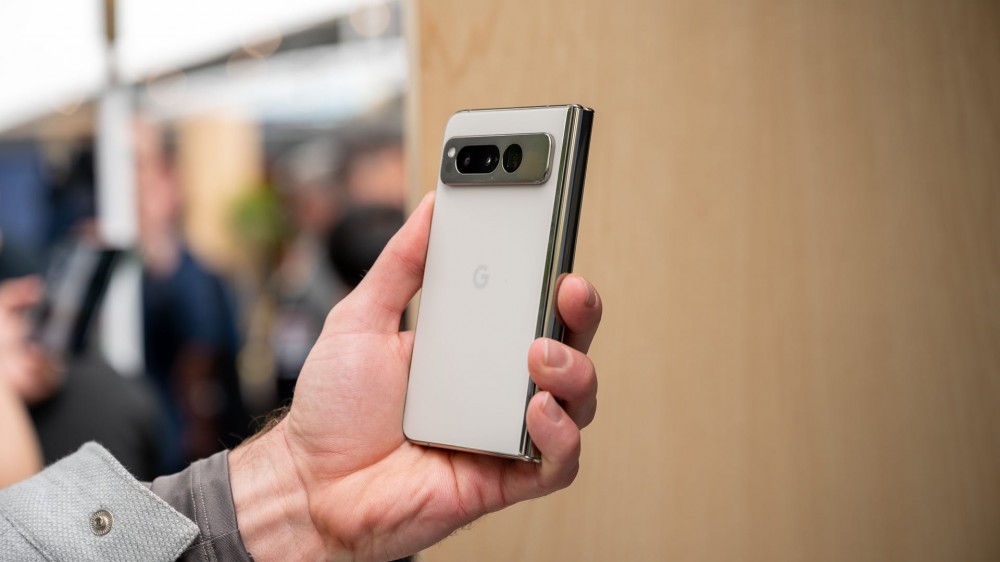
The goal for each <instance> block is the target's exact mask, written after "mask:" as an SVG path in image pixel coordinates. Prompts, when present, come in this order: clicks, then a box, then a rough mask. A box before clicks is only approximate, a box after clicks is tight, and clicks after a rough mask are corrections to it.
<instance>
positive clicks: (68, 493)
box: [0, 443, 252, 562]
mask: <svg viewBox="0 0 1000 562" xmlns="http://www.w3.org/2000/svg"><path fill="white" fill-rule="evenodd" d="M228 455H229V453H228V451H223V452H221V453H217V454H215V455H213V456H211V457H209V458H207V459H204V460H200V461H198V462H196V463H194V464H192V465H191V466H189V467H188V468H187V469H186V470H184V471H182V472H179V473H177V474H174V475H171V476H163V477H160V478H157V479H156V480H154V481H153V482H152V484H145V485H144V484H142V483H140V482H139V481H137V480H136V479H135V478H133V477H132V475H130V474H129V473H128V471H127V470H125V468H124V467H122V465H121V464H119V463H118V461H116V460H115V459H114V457H112V456H111V454H110V453H108V452H107V451H106V450H104V449H103V448H102V447H101V446H100V445H97V444H95V443H88V444H86V445H84V446H83V447H81V448H80V450H79V451H77V452H76V453H74V454H72V455H70V456H68V457H66V458H65V459H62V460H60V461H59V462H57V463H55V464H53V465H52V466H50V467H48V468H46V469H45V470H44V471H42V472H41V473H40V474H38V475H36V476H34V477H32V478H29V479H28V480H25V481H24V482H21V483H19V484H16V485H14V486H10V487H8V488H6V489H3V490H0V560H3V561H6V560H26V561H33V560H47V561H54V560H59V561H63V560H67V561H72V560H101V561H118V560H122V561H126V560H127V561H133V560H143V561H147V560H148V561H153V562H155V561H160V560H162V561H168V560H177V559H180V560H182V561H183V562H202V561H204V562H229V561H234V562H235V561H239V562H248V561H251V560H252V559H251V558H250V555H249V554H247V552H246V549H245V548H244V546H243V541H242V539H241V538H240V533H239V529H238V528H237V526H236V510H235V508H234V507H233V497H232V491H231V489H230V486H229V463H228Z"/></svg>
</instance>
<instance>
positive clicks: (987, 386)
mask: <svg viewBox="0 0 1000 562" xmlns="http://www.w3.org/2000/svg"><path fill="white" fill-rule="evenodd" d="M410 18H411V22H410V23H411V25H410V29H411V32H412V33H411V35H410V39H411V41H412V45H413V48H414V55H413V62H414V68H413V73H414V89H413V94H414V97H413V98H412V100H411V106H410V107H411V110H412V111H411V113H410V123H411V128H410V131H409V135H410V136H409V141H410V148H411V151H410V158H411V160H410V162H411V170H412V171H413V177H414V179H415V185H414V191H415V192H422V191H425V190H428V189H431V188H432V187H433V185H434V183H435V174H436V167H437V165H438V160H437V158H438V154H437V151H438V149H439V147H440V145H441V138H442V134H443V130H444V124H445V121H446V119H447V118H448V116H449V115H450V114H451V113H452V112H454V111H456V110H459V109H463V108H475V107H496V106H510V105H538V104H548V103H570V102H575V103H582V104H586V105H589V106H592V107H594V108H595V109H596V111H597V115H596V121H595V133H594V137H593V145H592V149H591V163H590V170H589V176H588V182H587V192H586V197H585V200H584V206H583V219H582V226H581V233H580V239H579V251H578V259H577V271H579V272H581V273H583V274H585V275H586V276H588V277H589V278H590V279H592V280H593V281H594V283H595V284H596V285H597V286H598V287H599V288H600V290H601V291H602V294H603V297H604V301H605V303H606V307H607V308H606V315H605V322H604V325H603V328H602V330H601V333H600V334H599V338H598V341H597V342H596V344H595V346H594V349H593V353H592V356H593V358H594V360H595V362H596V364H597V366H598V371H599V374H600V377H601V383H600V384H601V387H600V395H599V400H600V408H599V412H598V418H597V420H596V422H595V423H594V425H593V426H592V427H591V428H590V429H588V430H587V431H586V432H585V434H584V458H583V468H582V471H581V473H580V476H579V478H578V480H577V482H576V483H575V484H574V485H573V486H572V487H571V488H570V489H568V490H566V491H564V492H561V493H559V494H557V495H555V496H552V497H549V498H546V499H544V500H539V501H536V502H533V503H529V504H527V505H522V506H519V507H517V508H515V509H511V510H509V511H507V512H504V513H500V514H495V515H492V516H490V517H488V518H486V519H485V520H483V521H481V522H479V523H477V524H475V525H474V526H473V527H472V528H471V529H469V530H464V531H462V532H460V533H458V534H457V536H454V537H452V538H450V539H448V540H446V541H444V542H443V543H442V544H440V545H438V546H437V547H435V548H433V549H431V550H430V551H428V552H427V553H425V554H424V557H425V559H426V560H432V561H459V560H462V561H465V560H477V561H508V560H546V561H549V560H573V561H589V560H594V561H597V560H601V561H603V560H685V561H687V560H693V561H715V560H761V561H764V560H767V561H774V560H778V561H784V560H788V561H793V560H818V561H822V560H830V561H834V560H838V561H839V560H963V561H974V560H984V561H985V560H994V561H995V560H1000V4H998V3H996V2H988V1H982V0H978V1H977V0H965V1H958V0H956V1H952V2H938V1H933V0H902V1H888V0H867V1H856V2H855V1H851V2H834V1H815V2H803V1H801V0H781V1H741V2H732V1H716V0H691V1H677V0H661V1H648V2H638V1H632V2H629V1H618V2H608V1H604V0H506V1H504V2H468V1H462V0H434V1H419V2H412V3H411V4H410Z"/></svg>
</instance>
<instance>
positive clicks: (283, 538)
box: [229, 423, 325, 562]
mask: <svg viewBox="0 0 1000 562" xmlns="http://www.w3.org/2000/svg"><path fill="white" fill-rule="evenodd" d="M229 478H230V485H231V487H232V491H233V504H234V505H235V507H236V520H237V524H238V525H239V530H240V536H241V537H242V538H243V544H244V546H246V549H247V551H248V552H249V553H250V554H251V555H252V556H253V558H254V560H255V562H268V561H270V560H321V559H324V558H325V553H324V550H325V549H324V543H323V540H322V537H321V536H320V535H319V533H318V532H317V531H316V526H315V524H314V523H313V520H312V517H311V516H310V512H309V496H308V494H307V493H306V489H305V487H304V486H303V484H302V481H301V479H300V478H299V475H298V472H297V471H296V469H295V464H294V462H293V460H292V457H291V453H290V451H289V449H288V445H287V443H286V441H285V436H284V424H283V423H279V424H278V425H277V426H276V427H274V428H273V429H271V430H270V431H268V432H267V433H264V434H263V435H260V436H259V437H257V438H256V439H254V440H252V441H250V442H248V443H245V444H243V445H241V446H239V447H237V448H236V449H234V450H233V451H232V452H230V453H229Z"/></svg>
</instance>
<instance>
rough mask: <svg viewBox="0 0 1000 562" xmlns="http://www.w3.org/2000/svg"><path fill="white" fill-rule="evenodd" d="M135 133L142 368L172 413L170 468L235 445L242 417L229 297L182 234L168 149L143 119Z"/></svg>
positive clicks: (162, 137) (243, 427) (180, 208)
mask: <svg viewBox="0 0 1000 562" xmlns="http://www.w3.org/2000/svg"><path fill="white" fill-rule="evenodd" d="M134 131H135V135H134V139H135V153H136V182H137V188H138V202H139V249H140V251H141V254H142V260H143V279H142V301H143V311H142V312H143V345H144V353H145V358H146V371H147V374H148V375H149V376H150V378H151V379H152V381H153V383H154V386H155V387H156V388H157V389H158V391H159V395H160V397H161V399H162V401H163V404H164V405H165V407H166V409H167V411H168V413H169V415H170V418H171V426H172V428H173V429H172V434H173V439H171V440H170V442H169V443H164V446H166V447H171V450H168V451H166V453H167V454H168V455H170V457H169V458H173V459H174V461H173V462H172V463H171V464H172V466H173V467H174V469H176V468H179V467H180V466H182V465H183V463H184V459H187V462H190V461H191V460H194V459H197V458H201V457H204V456H207V455H210V454H212V453H214V452H216V451H218V450H220V449H222V448H224V447H225V446H226V445H227V444H230V445H232V444H234V443H235V442H238V437H239V436H240V435H244V434H245V433H246V431H247V429H248V427H249V422H248V419H247V416H246V414H245V412H244V409H243V405H242V399H241V397H240V392H239V383H238V379H237V376H236V355H235V354H236V347H237V342H236V339H237V338H236V327H235V319H234V312H233V310H232V305H231V302H230V297H229V295H228V292H227V290H226V288H225V287H224V285H223V282H222V280H221V279H220V278H219V276H217V275H216V274H214V273H212V272H211V271H209V270H208V268H206V267H205V266H204V265H202V264H201V263H200V262H199V261H198V260H197V259H196V258H195V256H194V255H192V254H191V252H190V251H189V250H188V248H187V245H186V243H185V242H184V240H183V238H182V236H181V230H180V219H181V215H182V212H183V201H182V197H181V191H180V188H179V185H178V182H177V177H176V173H175V169H174V166H175V162H174V154H173V150H172V148H173V147H172V146H169V145H168V144H167V143H166V140H167V139H166V138H165V135H164V134H163V132H162V131H161V130H160V129H159V128H158V127H156V126H155V125H153V124H151V123H149V122H146V121H142V120H137V121H136V122H135V126H134Z"/></svg>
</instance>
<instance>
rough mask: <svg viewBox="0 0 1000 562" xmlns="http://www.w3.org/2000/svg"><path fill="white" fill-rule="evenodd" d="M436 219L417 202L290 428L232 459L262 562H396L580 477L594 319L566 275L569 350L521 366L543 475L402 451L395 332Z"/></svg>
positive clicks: (242, 512)
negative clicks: (526, 374) (528, 383)
mask: <svg viewBox="0 0 1000 562" xmlns="http://www.w3.org/2000/svg"><path fill="white" fill-rule="evenodd" d="M432 205H433V196H429V197H427V198H425V199H424V201H423V202H422V203H421V205H420V206H419V207H418V208H417V210H416V211H415V212H414V213H413V215H412V216H411V217H410V219H409V221H407V223H406V224H405V225H404V226H403V228H402V229H401V230H400V231H399V233H398V234H397V235H396V236H395V237H394V238H393V239H392V240H391V241H390V242H389V245H388V246H387V247H386V249H385V251H384V252H383V253H382V255H381V256H380V257H379V259H378V261H377V262H376V263H375V265H374V267H372V269H371V271H370V272H369V273H368V275H367V276H366V277H365V279H364V280H363V281H362V283H361V284H360V285H359V286H358V288H357V289H356V290H355V291H354V292H352V293H351V294H350V295H349V296H348V297H347V298H345V299H344V300H343V301H342V302H341V303H340V304H338V305H337V306H336V307H335V308H334V309H333V310H332V311H331V313H330V315H329V317H328V319H327V322H326V326H325V327H324V330H323V333H322V334H321V335H320V338H319V341H317V343H316V345H315V347H314V348H313V350H312V352H311V353H310V355H309V358H308V359H307V361H306V364H305V366H304V367H303V370H302V373H301V375H300V377H299V382H298V386H297V388H296V391H295V399H294V401H293V403H292V408H291V411H290V412H289V413H288V415H287V417H285V419H284V420H282V421H281V422H280V423H279V424H278V425H277V426H276V427H275V428H274V429H272V430H271V431H269V432H267V433H265V434H263V435H261V436H260V437H259V438H257V439H256V440H253V441H251V442H249V443H247V444H245V445H243V446H241V447H239V448H237V449H236V450H234V451H233V452H232V453H230V456H229V459H230V461H229V462H230V474H231V483H232V488H233V499H234V503H235V504H236V509H237V519H238V520H239V526H240V533H241V535H242V537H243V540H244V544H245V545H246V546H247V548H248V550H249V551H250V552H251V554H253V556H254V559H255V560H258V562H262V561H266V560H272V559H275V560H277V559H292V558H295V559H302V560H313V559H351V560H353V559H365V560H390V559H393V558H399V557H402V556H406V555H408V554H412V553H414V552H416V551H418V550H420V549H423V548H425V547H427V546H429V545H431V544H433V543H435V542H437V541H439V540H441V539H442V538H444V537H446V536H448V535H449V534H450V533H452V532H453V531H454V530H455V529H457V528H459V527H461V526H462V525H465V524H467V523H469V522H471V521H473V520H475V519H477V518H479V517H480V516H482V515H484V514H486V513H489V512H492V511H496V510H499V509H502V508H504V507H507V506H509V505H512V504H514V503H517V502H520V501H523V500H526V499H530V498H535V497H539V496H542V495H545V494H549V493H551V492H554V491H556V490H558V489H561V488H564V487H566V486H568V485H569V484H570V483H571V482H572V481H573V479H574V478H575V476H576V473H577V470H578V468H579V457H580V429H581V428H583V427H585V426H586V425H587V424H589V423H590V422H591V420H593V418H594V413H595V411H596V407H597V378H596V374H595V370H594V366H593V364H592V363H591V361H590V359H589V358H588V357H587V356H586V352H587V350H588V348H589V346H590V343H591V340H592V339H593V337H594V334H595V332H596V330H597V327H598V324H599V323H600V319H601V311H602V307H601V300H600V297H599V296H598V294H597V292H596V291H595V290H594V288H593V287H592V286H591V285H590V284H589V283H588V282H587V281H585V280H584V279H583V278H581V277H578V276H575V275H569V276H565V277H564V278H563V279H562V280H561V282H560V283H559V287H558V294H557V308H558V312H559V314H560V316H561V318H562V319H563V321H564V324H565V325H566V328H567V336H566V338H565V339H566V343H565V344H563V343H559V342H555V341H552V340H546V339H539V340H536V341H535V342H534V343H533V344H532V346H531V348H530V349H529V352H528V357H527V358H526V360H527V361H528V368H529V371H530V373H531V376H532V378H533V379H534V381H535V382H536V383H537V385H538V387H539V389H540V392H539V393H538V394H536V395H535V396H534V398H532V400H531V402H530V403H529V406H528V411H527V415H526V421H527V426H528V432H529V433H530V435H531V438H532V440H533V441H534V443H535V445H536V447H537V448H538V450H539V451H540V452H541V454H542V462H541V463H528V462H522V461H512V460H505V459H500V458H495V457H488V456H482V455H473V454H468V453H460V452H454V451H446V450H441V449H432V448H427V447H423V446H419V445H414V444H412V443H410V442H408V441H407V440H406V439H405V438H404V436H403V432H402V418H403V403H404V399H405V394H406V380H407V373H408V370H409V364H410V353H411V350H412V347H413V334H412V332H400V331H399V329H398V328H399V321H400V316H401V314H402V313H403V310H404V309H405V307H406V305H407V304H408V302H409V301H410V299H411V298H412V297H413V295H414V294H415V293H416V292H417V290H418V289H419V287H420V284H421V282H422V277H423V265H424V259H425V257H426V251H427V238H428V233H429V230H430V218H431V208H432Z"/></svg>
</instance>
